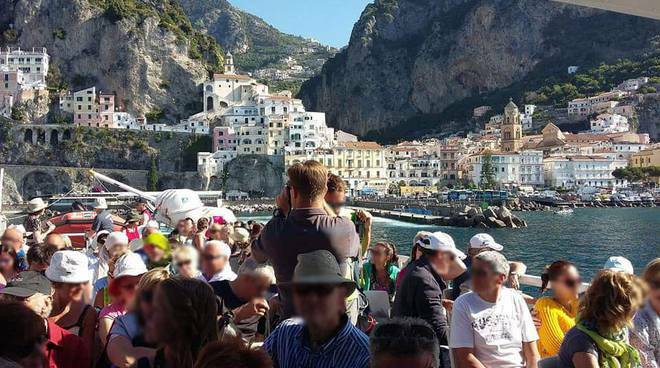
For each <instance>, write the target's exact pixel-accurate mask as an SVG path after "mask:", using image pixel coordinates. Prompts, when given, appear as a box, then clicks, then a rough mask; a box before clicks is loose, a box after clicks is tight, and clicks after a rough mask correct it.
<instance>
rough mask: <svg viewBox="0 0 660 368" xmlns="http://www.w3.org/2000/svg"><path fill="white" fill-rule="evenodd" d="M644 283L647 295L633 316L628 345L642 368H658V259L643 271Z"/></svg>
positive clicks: (659, 274)
mask: <svg viewBox="0 0 660 368" xmlns="http://www.w3.org/2000/svg"><path fill="white" fill-rule="evenodd" d="M643 278H644V281H645V282H646V284H647V285H648V287H649V295H648V298H647V299H646V303H645V304H644V308H642V309H641V310H640V311H639V312H637V314H636V315H635V319H634V324H635V326H634V327H633V328H632V329H631V330H630V344H631V345H632V346H634V347H635V348H637V351H639V357H640V359H641V361H642V368H658V367H659V366H660V258H656V259H654V260H652V261H651V262H650V263H649V264H648V265H647V266H646V269H645V270H644V274H643Z"/></svg>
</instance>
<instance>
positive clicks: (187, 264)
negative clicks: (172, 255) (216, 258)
mask: <svg viewBox="0 0 660 368" xmlns="http://www.w3.org/2000/svg"><path fill="white" fill-rule="evenodd" d="M191 263H192V261H191V260H189V259H188V260H185V261H181V262H177V263H176V266H177V267H179V268H180V267H183V266H190V264H191Z"/></svg>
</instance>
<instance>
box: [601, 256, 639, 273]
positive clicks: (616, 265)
mask: <svg viewBox="0 0 660 368" xmlns="http://www.w3.org/2000/svg"><path fill="white" fill-rule="evenodd" d="M603 269H605V270H612V271H618V272H623V273H627V274H630V275H633V274H634V273H635V269H634V268H633V265H632V263H630V261H629V260H628V258H626V257H620V256H614V257H610V258H608V259H607V261H606V262H605V265H603Z"/></svg>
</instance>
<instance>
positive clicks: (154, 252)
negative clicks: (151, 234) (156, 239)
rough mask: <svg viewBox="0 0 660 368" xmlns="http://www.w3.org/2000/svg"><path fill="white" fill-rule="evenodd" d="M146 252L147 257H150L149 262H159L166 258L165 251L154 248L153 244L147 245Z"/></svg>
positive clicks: (145, 246)
mask: <svg viewBox="0 0 660 368" xmlns="http://www.w3.org/2000/svg"><path fill="white" fill-rule="evenodd" d="M144 252H145V253H147V257H149V260H150V261H152V262H159V261H161V260H162V259H163V258H164V257H165V251H164V250H162V249H160V248H158V247H154V246H153V245H152V244H145V245H144Z"/></svg>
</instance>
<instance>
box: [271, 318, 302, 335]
mask: <svg viewBox="0 0 660 368" xmlns="http://www.w3.org/2000/svg"><path fill="white" fill-rule="evenodd" d="M303 326H304V321H303V320H302V319H301V318H297V317H296V318H289V319H285V320H284V321H282V322H281V323H280V324H279V325H278V326H277V328H276V330H280V332H282V331H285V332H292V331H300V330H302V329H303Z"/></svg>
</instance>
